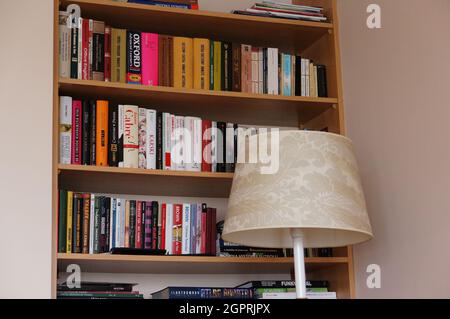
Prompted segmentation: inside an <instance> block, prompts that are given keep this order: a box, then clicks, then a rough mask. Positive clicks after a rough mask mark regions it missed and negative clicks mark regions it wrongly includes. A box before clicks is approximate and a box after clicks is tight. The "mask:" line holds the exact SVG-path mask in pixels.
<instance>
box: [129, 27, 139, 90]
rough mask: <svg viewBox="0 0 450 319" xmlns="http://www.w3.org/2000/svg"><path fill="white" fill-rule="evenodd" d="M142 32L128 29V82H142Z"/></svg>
mask: <svg viewBox="0 0 450 319" xmlns="http://www.w3.org/2000/svg"><path fill="white" fill-rule="evenodd" d="M141 59H142V55H141V32H138V31H127V83H130V84H141V79H142V64H141Z"/></svg>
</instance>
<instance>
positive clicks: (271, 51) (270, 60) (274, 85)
mask: <svg viewBox="0 0 450 319" xmlns="http://www.w3.org/2000/svg"><path fill="white" fill-rule="evenodd" d="M267 81H268V83H267V93H268V94H274V95H277V94H278V49H276V48H268V49H267Z"/></svg>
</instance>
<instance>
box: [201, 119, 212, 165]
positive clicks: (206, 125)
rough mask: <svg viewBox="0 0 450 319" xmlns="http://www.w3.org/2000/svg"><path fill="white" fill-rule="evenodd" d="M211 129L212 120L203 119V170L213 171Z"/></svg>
mask: <svg viewBox="0 0 450 319" xmlns="http://www.w3.org/2000/svg"><path fill="white" fill-rule="evenodd" d="M211 131H212V122H211V121H210V120H202V167H201V170H202V172H211V171H212V164H211V163H212V162H211Z"/></svg>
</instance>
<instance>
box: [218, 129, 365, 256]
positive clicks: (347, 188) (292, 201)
mask: <svg viewBox="0 0 450 319" xmlns="http://www.w3.org/2000/svg"><path fill="white" fill-rule="evenodd" d="M267 136H269V138H270V135H266V137H267ZM260 137H261V135H259V138H260ZM252 139H254V140H253V142H256V141H257V140H258V136H257V135H255V136H252V137H250V138H249V140H250V141H252ZM269 143H270V142H269ZM249 144H250V143H249ZM269 145H270V144H269ZM247 148H248V147H247ZM247 154H248V151H247ZM257 162H258V163H256V164H251V163H246V164H242V163H241V164H237V166H236V173H235V177H234V180H233V186H232V189H231V196H230V199H229V204H228V211H227V216H226V218H225V225H224V229H223V234H222V236H223V239H224V240H226V241H229V242H233V243H239V244H243V245H247V246H253V247H268V248H291V247H292V237H291V234H290V230H291V229H301V230H302V233H303V237H304V239H303V240H304V246H305V247H308V248H321V247H340V246H346V245H352V244H356V243H360V242H364V241H367V240H369V239H371V238H372V237H373V235H372V229H371V226H370V221H369V217H368V215H367V210H366V203H365V199H364V194H363V190H362V186H361V180H360V176H359V171H358V166H357V163H356V159H355V155H354V152H353V146H352V142H351V141H350V140H349V139H348V138H346V137H344V136H341V135H336V134H330V133H324V132H312V131H280V132H279V167H278V171H277V172H276V173H275V174H261V168H262V167H267V165H268V164H264V163H261V161H257Z"/></svg>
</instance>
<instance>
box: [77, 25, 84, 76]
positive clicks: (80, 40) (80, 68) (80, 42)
mask: <svg viewBox="0 0 450 319" xmlns="http://www.w3.org/2000/svg"><path fill="white" fill-rule="evenodd" d="M82 73H83V18H78V79H79V80H81V79H82V78H83V75H82Z"/></svg>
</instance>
